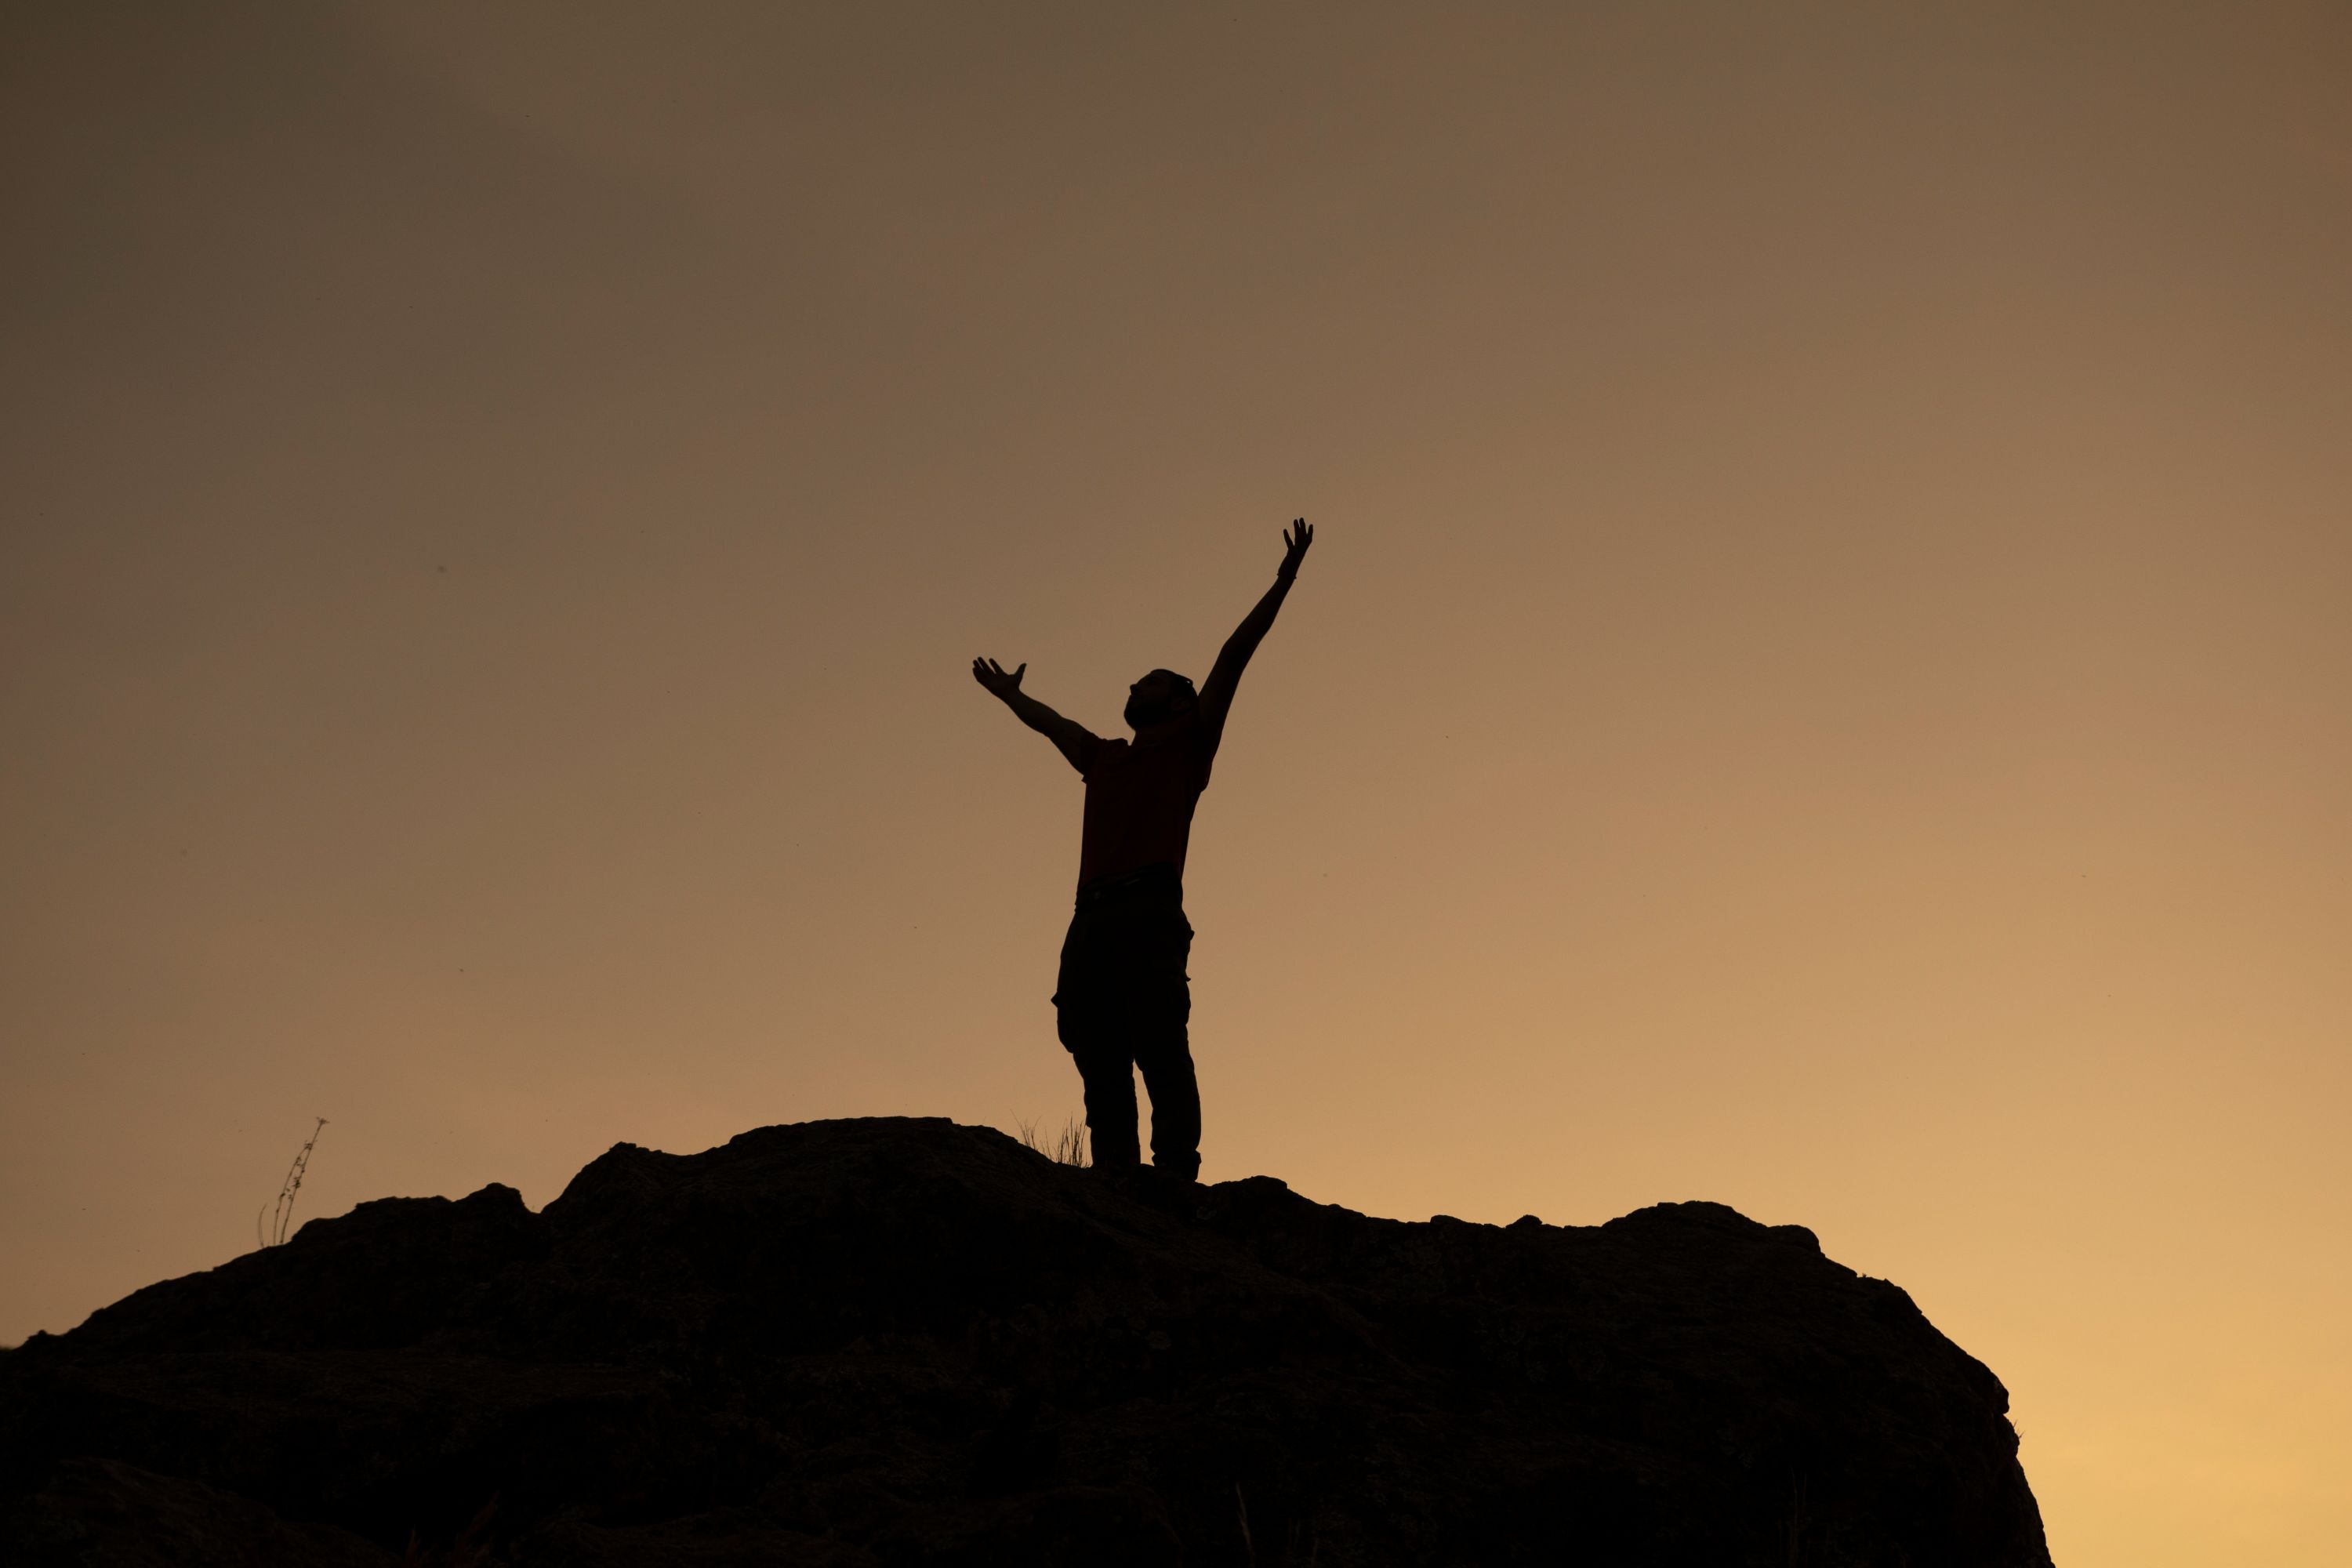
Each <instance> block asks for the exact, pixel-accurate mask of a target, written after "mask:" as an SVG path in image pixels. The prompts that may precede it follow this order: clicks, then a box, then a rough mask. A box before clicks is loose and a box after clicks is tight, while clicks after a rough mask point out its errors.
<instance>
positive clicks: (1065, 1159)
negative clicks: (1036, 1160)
mask: <svg viewBox="0 0 2352 1568" xmlns="http://www.w3.org/2000/svg"><path fill="white" fill-rule="evenodd" d="M1015 1126H1016V1127H1018V1129H1019V1131H1016V1132H1015V1133H1014V1134H1013V1136H1014V1137H1015V1138H1017V1139H1019V1140H1020V1142H1021V1146H1022V1147H1023V1148H1024V1149H1034V1150H1035V1151H1036V1152H1038V1153H1040V1154H1043V1155H1045V1158H1047V1159H1048V1160H1051V1161H1053V1162H1054V1163H1055V1164H1056V1165H1083V1164H1085V1163H1087V1159H1088V1155H1087V1124H1086V1120H1085V1119H1084V1118H1083V1117H1077V1116H1073V1117H1071V1118H1070V1119H1069V1120H1068V1121H1065V1122H1064V1123H1062V1130H1061V1131H1060V1132H1058V1133H1055V1135H1054V1136H1053V1137H1052V1138H1050V1139H1047V1138H1041V1137H1039V1136H1038V1133H1037V1124H1036V1123H1035V1122H1034V1121H1020V1122H1017V1123H1015Z"/></svg>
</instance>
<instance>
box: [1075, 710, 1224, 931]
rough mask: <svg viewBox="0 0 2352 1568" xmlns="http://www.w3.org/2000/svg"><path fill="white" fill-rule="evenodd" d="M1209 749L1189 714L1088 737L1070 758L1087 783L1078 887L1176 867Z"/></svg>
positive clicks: (1204, 784) (1212, 750) (1204, 780)
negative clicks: (1144, 731)
mask: <svg viewBox="0 0 2352 1568" xmlns="http://www.w3.org/2000/svg"><path fill="white" fill-rule="evenodd" d="M1216 751H1217V742H1216V737H1215V735H1213V733H1212V732H1211V731H1210V730H1209V727H1208V726H1207V725H1205V724H1203V723H1202V722H1201V719H1200V715H1199V714H1198V713H1197V712H1195V713H1187V714H1185V715H1184V716H1183V717H1182V718H1181V719H1174V720H1171V721H1169V722H1168V723H1166V724H1164V725H1155V726H1153V728H1152V730H1151V731H1150V734H1149V735H1146V736H1139V737H1138V738H1137V739H1136V740H1133V741H1106V740H1104V739H1103V738H1102V737H1100V736H1098V735H1088V736H1087V740H1086V743H1085V744H1084V746H1082V747H1081V748H1080V752H1079V757H1080V761H1079V763H1078V772H1079V773H1080V774H1081V775H1083V776H1084V777H1085V779H1086V781H1087V817H1086V828H1085V832H1084V834H1083V836H1082V838H1081V841H1080V845H1079V850H1078V886H1079V887H1081V888H1083V887H1085V886H1086V885H1087V883H1089V882H1092V881H1094V880H1096V879H1098V878H1102V877H1113V876H1117V875H1118V874H1119V873H1120V872H1122V871H1138V870H1141V869H1142V868H1144V867H1146V866H1156V865H1160V864H1163V863H1164V864H1167V865H1171V866H1173V867H1175V868H1176V869H1177V870H1178V871H1180V872H1181V871H1182V870H1183V869H1184V847H1185V845H1186V843H1187V842H1188V841H1190V839H1191V838H1192V807H1193V805H1195V804H1196V803H1198V802H1199V800H1200V798H1201V792H1202V790H1204V789H1206V788H1208V787H1209V764H1210V763H1212V762H1213V761H1214V760H1215V757H1216Z"/></svg>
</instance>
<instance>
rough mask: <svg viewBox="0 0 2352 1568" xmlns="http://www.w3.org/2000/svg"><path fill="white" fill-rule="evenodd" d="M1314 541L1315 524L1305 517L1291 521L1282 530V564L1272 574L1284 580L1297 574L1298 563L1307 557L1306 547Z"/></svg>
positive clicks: (1288, 579)
mask: <svg viewBox="0 0 2352 1568" xmlns="http://www.w3.org/2000/svg"><path fill="white" fill-rule="evenodd" d="M1314 542H1315V526H1314V524H1312V523H1310V522H1308V521H1307V520H1306V519H1305V518H1303V517H1302V518H1299V519H1297V520H1296V521H1293V522H1292V523H1291V525H1290V526H1289V527H1288V528H1286V529H1284V530H1283V531H1282V564H1281V565H1279V566H1277V567H1276V568H1275V570H1274V574H1275V575H1276V577H1279V578H1281V579H1282V580H1283V581H1284V582H1286V583H1287V582H1289V581H1290V580H1291V579H1292V578H1293V577H1296V576H1297V575H1298V563H1300V562H1301V561H1304V560H1306V559H1307V546H1308V545H1310V544H1312V543H1314Z"/></svg>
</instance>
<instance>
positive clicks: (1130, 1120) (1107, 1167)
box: [1070, 1046, 1159, 1172]
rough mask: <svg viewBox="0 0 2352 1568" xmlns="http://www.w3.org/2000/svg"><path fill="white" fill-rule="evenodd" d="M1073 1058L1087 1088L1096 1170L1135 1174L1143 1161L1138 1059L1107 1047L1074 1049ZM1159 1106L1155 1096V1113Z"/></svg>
mask: <svg viewBox="0 0 2352 1568" xmlns="http://www.w3.org/2000/svg"><path fill="white" fill-rule="evenodd" d="M1070 1058H1071V1059H1072V1060H1073V1061H1075V1062H1076V1063H1077V1064H1078V1077H1079V1078H1080V1079H1084V1080H1085V1082H1086V1086H1087V1142H1088V1144H1089V1145H1090V1146H1091V1148H1092V1152H1093V1157H1094V1163H1095V1166H1096V1168H1097V1169H1098V1170H1104V1171H1113V1172H1117V1171H1132V1170H1134V1169H1135V1168H1136V1166H1137V1165H1138V1164H1139V1163H1141V1162H1142V1159H1143V1153H1142V1150H1141V1149H1140V1148H1139V1146H1138V1142H1137V1139H1136V1126H1135V1122H1136V1117H1135V1061H1134V1058H1131V1057H1129V1055H1128V1054H1127V1052H1126V1050H1125V1049H1124V1048H1122V1047H1103V1046H1074V1047H1071V1049H1070ZM1158 1103H1159V1101H1158V1098H1157V1097H1156V1096H1155V1097H1154V1099H1153V1105H1154V1107H1155V1109H1156V1108H1157V1106H1158ZM1153 1131H1154V1133H1155V1135H1156V1134H1157V1132H1158V1122H1157V1121H1156V1120H1155V1121H1154V1123H1153Z"/></svg>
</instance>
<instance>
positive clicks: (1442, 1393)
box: [0, 1119, 2050, 1568]
mask: <svg viewBox="0 0 2352 1568" xmlns="http://www.w3.org/2000/svg"><path fill="white" fill-rule="evenodd" d="M2007 1405H2008V1397H2007V1394H2005V1392H2004V1391H2003V1390H2002V1388H2001V1385H2000V1382H1999V1380H1998V1379H1996V1378H1995V1377H1994V1376H1993V1374H1992V1373H1990V1371H1988V1370H1987V1369H1986V1368H1985V1367H1984V1366H1983V1365H1981V1364H1980V1363H1978V1362H1976V1361H1975V1360H1973V1359H1972V1358H1970V1357H1969V1355H1967V1354H1966V1353H1965V1352H1962V1351H1960V1350H1959V1349H1958V1347H1957V1346H1955V1345H1953V1344H1952V1343H1951V1342H1949V1341H1948V1340H1946V1339H1945V1338H1944V1337H1943V1336H1942V1335H1941V1334H1939V1333H1937V1331H1936V1330H1935V1329H1934V1328H1933V1327H1932V1326H1931V1325H1930V1324H1929V1323H1928V1322H1927V1319H1926V1318H1924V1317H1923V1316H1921V1315H1920V1313H1919V1311H1918V1310H1917V1309H1916V1307H1915V1306H1914V1305H1913V1304H1912V1302H1911V1300H1910V1298H1909V1297H1908V1296H1906V1295H1905V1294H1904V1292H1903V1291H1902V1290H1900V1289H1897V1288H1895V1286H1893V1285H1891V1284H1888V1283H1886V1282H1885V1281H1883V1280H1876V1279H1863V1278H1861V1277H1859V1276H1857V1275H1855V1274H1854V1273H1853V1272H1852V1271H1851V1270H1848V1269H1846V1268H1841V1267H1840V1266H1838V1265H1837V1264H1835V1263H1832V1262H1831V1261H1829V1260H1828V1259H1827V1258H1823V1257H1822V1253H1821V1250H1820V1248H1819V1247H1818V1246H1817V1245H1816V1244H1815V1242H1814V1239H1813V1237H1812V1234H1811V1232H1809V1231H1806V1230H1803V1229H1801V1228H1800V1227H1797V1226H1762V1225H1758V1224H1756V1223H1754V1222H1753V1221H1750V1220H1748V1219H1746V1218H1743V1217H1742V1216H1741V1215H1738V1214H1737V1213H1735V1212H1733V1211H1732V1210H1730V1209H1728V1208H1725V1207H1722V1206H1720V1205H1715V1204H1704V1203H1692V1204H1664V1205H1659V1206H1657V1207H1654V1208H1648V1209H1643V1210H1641V1211H1640V1212H1638V1213H1635V1214H1632V1215H1626V1216H1625V1217H1624V1218H1622V1219H1617V1220H1612V1221H1611V1222H1609V1223H1608V1224H1606V1225H1602V1226H1591V1227H1573V1226H1570V1227H1562V1226H1546V1225H1542V1224H1539V1223H1538V1222H1537V1221H1536V1220H1534V1219H1533V1218H1531V1217H1530V1218H1528V1219H1523V1220H1520V1221H1519V1222H1517V1224H1515V1225H1510V1226H1483V1225H1471V1224H1465V1223H1464V1222H1461V1221H1458V1220H1449V1219H1444V1218H1438V1219H1433V1220H1431V1221H1429V1222H1428V1223H1426V1224H1407V1223H1403V1222H1401V1221H1395V1220H1382V1219H1373V1218H1368V1217H1366V1216H1365V1215H1359V1214H1355V1213H1352V1212H1350V1211H1349V1210H1347V1209H1342V1208H1336V1207H1331V1206H1328V1205H1320V1204H1316V1203H1312V1202H1310V1201H1308V1200H1307V1199H1305V1198H1303V1197H1300V1196H1298V1195H1297V1194H1294V1193H1292V1192H1290V1191H1289V1190H1288V1189H1287V1188H1286V1187H1285V1186H1284V1185H1283V1184H1281V1183H1280V1182H1278V1181H1275V1180H1273V1179H1271V1178H1267V1177H1253V1178H1251V1179H1249V1180H1246V1181H1239V1182H1229V1183H1224V1184H1219V1185H1213V1186H1204V1187H1198V1188H1191V1189H1183V1190H1181V1191H1179V1192H1174V1193H1171V1194H1168V1195H1166V1196H1164V1197H1161V1198H1157V1199H1153V1200H1151V1201H1139V1200H1138V1199H1136V1198H1134V1197H1131V1196H1129V1195H1126V1194H1122V1193H1121V1192H1120V1191H1118V1190H1116V1189H1115V1188H1113V1187H1111V1186H1110V1185H1109V1184H1106V1183H1105V1182H1103V1181H1102V1180H1101V1179H1100V1178H1099V1177H1097V1176H1096V1175H1094V1174H1092V1173H1087V1172H1083V1171H1078V1170H1074V1169H1071V1168H1068V1167H1065V1166H1057V1165H1055V1164H1053V1163H1050V1162H1048V1161H1047V1160H1045V1158H1044V1157H1042V1156H1040V1155H1038V1154H1035V1153H1034V1152H1030V1151H1028V1150H1026V1149H1024V1148H1022V1147H1021V1146H1020V1145H1018V1144H1016V1143H1015V1142H1013V1140H1011V1139H1009V1138H1007V1137H1005V1136H1004V1135H1003V1134H1002V1133H999V1132H996V1131H991V1130H989V1129H986V1128H975V1127H964V1126H959V1125H957V1124H955V1123H952V1122H950V1121H937V1120H922V1121H917V1120H906V1119H881V1120H872V1121H818V1122H809V1123H803V1124H800V1125H794V1126H783V1127H764V1128H761V1129H759V1130H757V1131H751V1132H746V1133H744V1134H742V1135H741V1136H740V1137H738V1138H736V1139H735V1140H733V1141H732V1142H729V1143H727V1144H726V1145H724V1146H723V1147H720V1148H717V1149H712V1150H709V1151H708V1152H703V1153H700V1154H692V1155H677V1154H664V1153H658V1152H654V1151H651V1150H646V1149H640V1148H637V1147H635V1146H634V1145H631V1144H621V1145H618V1146H616V1147H615V1148H614V1149H613V1150H612V1151H611V1152H608V1153H606V1154H604V1156H602V1157H601V1158H599V1159H597V1160H596V1161H594V1162H593V1163H591V1164H590V1165H588V1166H587V1168H586V1169H584V1170H583V1171H582V1172H581V1173H579V1175H578V1176H577V1177H575V1178H574V1179H573V1181H572V1184H571V1185H570V1186H569V1187H567V1188H565V1190H564V1192H563V1194H562V1196H561V1197H559V1198H557V1199H556V1200H555V1201H554V1202H552V1203H551V1204H549V1205H547V1207H546V1208H545V1210H544V1211H542V1212H541V1213H539V1214H532V1213H531V1212H530V1211H529V1210H528V1209H526V1208H525V1207H524V1206H523V1204H522V1201H521V1198H520V1195H519V1194H516V1192H515V1191H514V1190H513V1189H512V1188H509V1187H505V1186H497V1185H493V1186H488V1187H485V1188H483V1189H482V1190H481V1191H480V1192H478V1193H476V1194H473V1195H472V1196H470V1197H467V1198H464V1199H462V1200H458V1201H455V1202H453V1201H451V1200H448V1199H446V1198H386V1199H383V1200H380V1201H377V1202H374V1203H368V1204H362V1205H360V1206H359V1207H357V1208H355V1209H353V1210H352V1212H351V1213H350V1214H348V1215H343V1216H341V1218H337V1219H327V1220H313V1221H311V1222H310V1223H309V1224H308V1225H306V1226H303V1227H302V1229H301V1230H300V1231H299V1233H298V1234H297V1235H296V1236H295V1237H293V1239H292V1240H291V1241H290V1242H289V1243H288V1244H287V1245H285V1246H284V1247H277V1248H272V1249H269V1250H267V1251H261V1252H256V1253H252V1254H248V1255H247V1256H246V1257H243V1258H237V1259H236V1260H235V1261H234V1262H231V1263H228V1264H226V1265H223V1266H222V1267H221V1268H215V1269H212V1270H211V1271H209V1272H207V1273H203V1274H195V1275H190V1276H188V1277H186V1278H184V1279H173V1280H168V1281H165V1282H164V1283H162V1284H158V1285H153V1286H150V1287H148V1288H147V1289H143V1290H141V1291H138V1292H137V1293H135V1294H133V1295H131V1296H129V1297H127V1298H125V1299H124V1300H121V1301H120V1302H117V1303H116V1304H115V1305H113V1306H110V1307H108V1308H105V1309H103V1310H100V1311H99V1312H97V1313H94V1314H93V1315H92V1316H91V1317H90V1318H89V1321H87V1322H85V1323H84V1324H83V1325H82V1326H81V1327H79V1328H78V1329H76V1330H74V1331H72V1332H70V1333H68V1334H64V1335H60V1336H55V1337H49V1336H40V1337H37V1338H36V1339H34V1340H33V1341H32V1342H29V1343H28V1344H26V1346H24V1347H23V1348H21V1349H19V1350H17V1351H16V1352H11V1353H9V1354H7V1355H5V1356H0V1559H5V1561H7V1562H9V1563H17V1564H26V1565H37V1564H49V1563H93V1564H95V1563H175V1564H205V1563H306V1564H343V1563H350V1564H362V1563H370V1564H386V1563H397V1562H400V1561H402V1560H403V1555H404V1551H406V1550H407V1549H408V1547H409V1544H410V1542H412V1539H413V1540H415V1542H418V1543H419V1549H418V1550H416V1551H415V1552H409V1560H410V1561H417V1560H420V1559H421V1560H423V1561H426V1562H432V1563H511V1564H515V1565H517V1568H541V1565H572V1564H579V1565H589V1564H614V1565H618V1564H722V1563H788V1564H798V1563H806V1564H821V1565H824V1568H853V1565H864V1568H875V1565H886V1564H887V1565H893V1568H895V1565H898V1564H916V1563H923V1564H929V1563H940V1564H950V1563H952V1564H972V1565H983V1564H998V1563H1024V1564H1073V1565H1076V1564H1086V1565H1088V1568H1096V1565H1124V1564H1139V1565H1151V1564H1170V1565H1172V1564H1179V1563H1183V1564H1222V1563H1235V1564H1255V1565H1258V1568H1274V1565H1276V1564H1287V1563H1296V1564H1306V1563H1315V1564H1318V1568H1344V1565H1348V1564H1359V1563H1363V1564H1373V1563H1377V1564H1388V1563H1398V1564H1406V1563H1409V1564H1416V1565H1418V1564H1438V1563H1462V1564H1477V1565H1481V1568H1485V1565H1489V1564H1512V1563H1548V1564H1549V1563H1581V1562H1587V1561H1590V1562H1592V1563H1610V1564H1635V1563H1639V1564H1648V1563H1659V1564H1664V1563H1677V1564H1681V1563H1692V1564H1697V1563H1705V1564H1709V1565H1711V1568H1727V1565H1734V1564H1750V1563H1752V1564H1758V1565H1762V1564H1772V1565H1774V1568H1785V1565H1786V1564H1789V1563H1805V1564H1817V1565H1835V1564H1861V1563H1874V1564H1875V1563H1907V1564H1910V1565H1912V1568H1935V1565H1944V1564H1949V1565H1952V1568H1961V1565H1966V1568H2030V1565H2043V1568H2046V1565H2047V1564H2048V1563H2049V1561H2050V1558H2049V1552H2048V1550H2047V1548H2046V1546H2045V1544H2044V1542H2043V1538H2042V1524H2041V1520H2040V1516H2039V1513H2038V1511H2037V1510H2036V1508H2035V1506H2034V1501H2033V1498H2032V1492H2031V1491H2030V1490H2029V1489H2028V1488H2027V1486H2026V1482H2025V1477H2024V1474H2023V1472H2022V1470H2021V1468H2020V1467H2019V1464H2018V1460H2017V1440H2016V1436H2015V1434H2014V1432H2013V1431H2012V1430H2011V1426H2010V1425H2009V1423H2008V1421H2007V1420H2006V1419H2005V1415H2004V1413H2005V1411H2006V1409H2007ZM493 1501H495V1508H494V1509H492V1510H490V1511H489V1512H488V1518H487V1519H486V1520H485V1519H483V1517H482V1516H483V1514H484V1510H485V1507H486V1505H489V1504H491V1503H492V1502H493Z"/></svg>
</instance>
